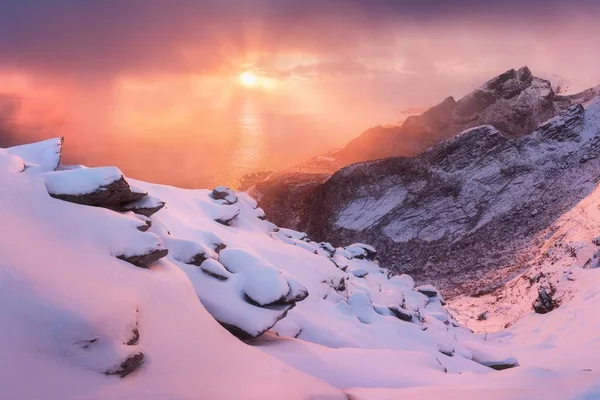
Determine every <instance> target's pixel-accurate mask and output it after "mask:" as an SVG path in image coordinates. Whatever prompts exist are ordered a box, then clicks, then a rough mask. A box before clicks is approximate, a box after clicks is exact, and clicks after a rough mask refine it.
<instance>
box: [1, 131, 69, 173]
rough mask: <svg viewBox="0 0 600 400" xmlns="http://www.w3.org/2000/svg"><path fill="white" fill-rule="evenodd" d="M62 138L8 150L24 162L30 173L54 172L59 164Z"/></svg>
mask: <svg viewBox="0 0 600 400" xmlns="http://www.w3.org/2000/svg"><path fill="white" fill-rule="evenodd" d="M62 145H63V138H54V139H48V140H44V141H42V142H37V143H32V144H27V145H21V146H14V147H11V148H9V149H7V150H8V152H10V153H11V154H14V155H15V156H18V157H20V158H22V159H23V161H25V165H26V167H27V168H28V169H29V170H30V171H35V172H48V171H54V170H55V169H56V168H58V166H59V164H60V158H61V152H62Z"/></svg>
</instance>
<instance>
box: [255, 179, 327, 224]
mask: <svg viewBox="0 0 600 400" xmlns="http://www.w3.org/2000/svg"><path fill="white" fill-rule="evenodd" d="M330 176H331V175H330V174H306V173H287V172H283V173H278V174H274V175H271V176H270V177H269V178H267V179H266V180H264V181H261V182H259V183H257V184H256V185H255V186H254V189H253V190H251V191H250V194H251V195H253V196H254V197H255V198H256V199H257V200H258V201H259V203H260V206H261V208H262V209H264V210H265V213H266V214H267V217H268V219H269V221H271V222H273V223H275V224H277V225H281V226H285V227H289V228H293V229H295V228H296V227H298V226H299V224H300V221H301V220H302V218H303V217H304V213H305V212H306V208H307V206H308V203H309V202H310V200H311V197H312V196H313V194H314V192H315V190H316V189H317V188H318V187H319V186H320V185H322V184H323V183H324V182H325V181H327V179H329V177H330Z"/></svg>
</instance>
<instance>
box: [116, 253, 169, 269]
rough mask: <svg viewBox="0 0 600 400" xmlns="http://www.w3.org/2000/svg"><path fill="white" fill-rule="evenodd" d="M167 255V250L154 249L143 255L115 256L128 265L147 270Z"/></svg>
mask: <svg viewBox="0 0 600 400" xmlns="http://www.w3.org/2000/svg"><path fill="white" fill-rule="evenodd" d="M167 254H169V250H167V249H155V250H152V251H150V252H148V253H145V254H137V255H133V256H126V255H120V256H117V258H118V259H119V260H123V261H126V262H128V263H130V264H133V265H135V266H136V267H140V268H147V267H148V266H149V265H150V264H152V263H155V262H156V261H158V260H160V259H161V258H163V257H165V256H166V255H167Z"/></svg>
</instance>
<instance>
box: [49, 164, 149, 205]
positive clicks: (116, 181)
mask: <svg viewBox="0 0 600 400" xmlns="http://www.w3.org/2000/svg"><path fill="white" fill-rule="evenodd" d="M46 188H47V189H48V193H49V194H50V196H52V197H54V198H56V199H60V200H64V201H68V202H71V203H76V204H82V205H86V206H94V207H104V208H109V209H120V208H121V207H122V206H123V205H125V204H127V203H129V202H135V201H137V200H139V199H141V198H142V197H144V196H146V195H147V193H144V192H136V191H132V190H131V187H130V186H129V183H127V181H126V180H125V177H124V176H123V174H122V172H121V171H120V170H119V169H118V168H115V167H102V168H84V169H73V170H65V171H56V172H50V173H47V174H46Z"/></svg>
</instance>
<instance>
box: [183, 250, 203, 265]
mask: <svg viewBox="0 0 600 400" xmlns="http://www.w3.org/2000/svg"><path fill="white" fill-rule="evenodd" d="M207 259H208V257H207V256H206V254H204V253H197V254H194V255H193V256H191V257H190V258H189V259H188V260H187V261H184V263H185V264H189V265H195V266H197V267H199V266H200V265H202V263H203V262H204V261H206V260H207Z"/></svg>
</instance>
